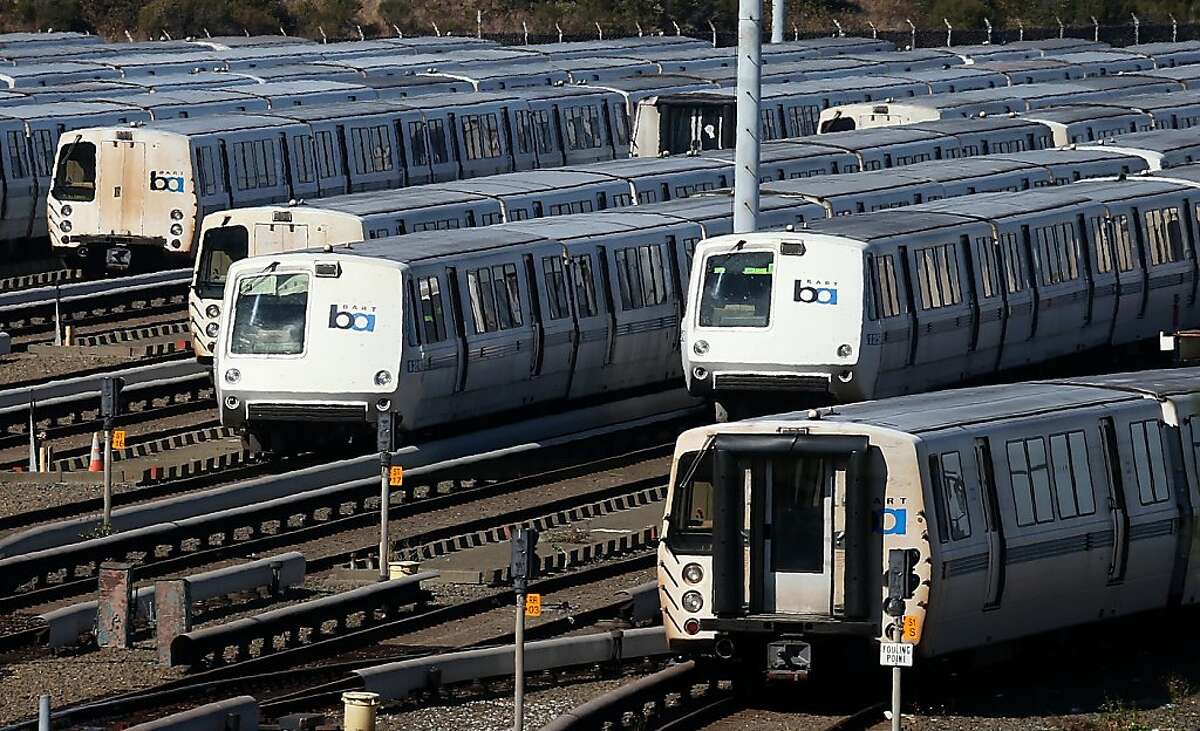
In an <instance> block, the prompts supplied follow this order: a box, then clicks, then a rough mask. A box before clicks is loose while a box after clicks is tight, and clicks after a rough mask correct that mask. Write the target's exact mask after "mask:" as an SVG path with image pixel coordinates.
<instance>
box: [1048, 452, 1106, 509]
mask: <svg viewBox="0 0 1200 731" xmlns="http://www.w3.org/2000/svg"><path fill="white" fill-rule="evenodd" d="M1050 461H1051V463H1052V464H1053V465H1054V492H1055V495H1056V497H1057V498H1058V515H1059V517H1060V518H1074V517H1076V516H1079V515H1091V514H1092V513H1095V512H1096V498H1095V496H1094V495H1093V493H1092V469H1091V466H1090V465H1089V464H1088V451H1087V437H1086V435H1084V433H1083V432H1081V431H1072V432H1067V433H1065V434H1051V435H1050Z"/></svg>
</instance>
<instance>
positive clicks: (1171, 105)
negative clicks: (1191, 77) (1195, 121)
mask: <svg viewBox="0 0 1200 731" xmlns="http://www.w3.org/2000/svg"><path fill="white" fill-rule="evenodd" d="M1088 103H1089V104H1112V105H1113V106H1120V107H1127V108H1130V109H1145V110H1150V111H1152V110H1156V109H1175V108H1177V107H1183V106H1188V105H1192V104H1200V90H1197V89H1187V90H1181V91H1172V92H1167V93H1159V94H1136V95H1134V96H1127V97H1124V98H1122V99H1118V100H1115V101H1112V102H1088Z"/></svg>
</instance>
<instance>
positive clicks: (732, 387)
mask: <svg viewBox="0 0 1200 731" xmlns="http://www.w3.org/2000/svg"><path fill="white" fill-rule="evenodd" d="M688 292H689V294H688V307H687V320H686V327H685V330H684V333H685V335H684V340H685V342H684V343H683V347H682V352H683V366H684V373H685V374H686V378H687V386H688V390H689V391H690V392H691V393H692V394H693V395H695V396H700V397H704V398H707V399H709V400H712V401H714V402H716V403H717V405H718V414H719V415H720V414H721V413H722V412H725V414H728V415H729V416H730V417H731V418H739V417H740V416H744V415H746V414H745V410H747V409H749V410H750V411H758V412H760V413H770V412H778V411H781V410H787V408H789V407H790V408H796V407H803V406H808V405H813V404H814V403H817V404H819V403H822V402H827V401H828V400H830V398H831V397H832V398H833V399H836V400H843V401H852V400H859V399H862V398H863V397H864V396H865V395H866V392H865V391H864V389H863V387H862V385H861V384H862V383H863V382H864V381H866V382H868V383H869V382H870V380H871V374H870V373H864V371H867V370H869V369H870V367H871V363H870V361H869V360H867V359H864V358H863V357H862V353H861V350H862V343H863V332H862V330H863V308H864V300H863V297H864V295H863V292H864V286H863V254H862V250H861V247H860V246H858V245H856V242H852V241H848V240H846V239H842V238H840V237H833V236H822V235H820V234H805V233H786V234H768V233H763V234H746V235H732V236H719V237H714V238H712V239H709V240H707V241H705V242H703V243H701V244H700V246H698V247H697V249H696V253H695V257H694V259H693V265H692V275H691V282H690V284H689V287H688ZM864 375H866V376H867V377H866V378H864V377H863V376H864ZM739 410H741V411H742V413H738V411H739Z"/></svg>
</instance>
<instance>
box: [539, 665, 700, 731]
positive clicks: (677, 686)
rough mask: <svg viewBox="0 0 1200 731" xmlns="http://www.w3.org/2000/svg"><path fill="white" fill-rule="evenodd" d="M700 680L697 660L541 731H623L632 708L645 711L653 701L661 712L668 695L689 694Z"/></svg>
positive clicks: (620, 690)
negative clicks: (618, 730)
mask: <svg viewBox="0 0 1200 731" xmlns="http://www.w3.org/2000/svg"><path fill="white" fill-rule="evenodd" d="M696 680H697V678H696V663H695V662H694V661H691V660H689V661H687V662H683V663H680V664H678V665H672V666H671V667H669V668H667V669H665V670H660V671H659V672H657V673H654V674H653V675H647V676H646V677H644V678H639V679H638V680H635V681H633V682H632V683H627V684H626V685H622V686H621V687H619V688H617V689H616V690H613V691H611V692H608V693H605V694H604V695H601V696H598V697H596V698H593V699H592V700H590V701H588V702H587V703H584V704H583V705H581V706H577V707H575V708H572V709H571V710H569V711H566V712H564V713H560V714H559V715H558V716H556V717H555V718H554V720H553V721H551V722H550V723H548V724H546V725H545V726H542V728H541V731H588V730H590V729H596V730H597V731H599V730H600V729H604V728H607V727H608V726H609V725H610V724H611V725H613V727H614V728H620V727H621V725H622V724H621V721H622V717H623V716H624V715H625V713H626V712H627V711H629V710H630V709H631V708H637V709H643V708H644V706H645V705H646V704H647V703H648V702H652V703H654V704H655V707H656V709H657V707H658V704H659V703H660V702H661V701H662V699H663V698H664V697H665V696H667V695H668V694H670V693H681V694H682V693H686V692H687V690H688V688H690V686H692V685H693V684H694V683H695V682H696ZM643 713H644V710H643Z"/></svg>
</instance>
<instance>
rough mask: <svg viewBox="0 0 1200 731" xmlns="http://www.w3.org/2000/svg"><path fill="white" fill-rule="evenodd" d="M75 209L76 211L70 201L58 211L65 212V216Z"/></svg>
mask: <svg viewBox="0 0 1200 731" xmlns="http://www.w3.org/2000/svg"><path fill="white" fill-rule="evenodd" d="M74 211H75V209H74V208H72V207H71V204H70V203H68V204H66V205H64V206H63V207H62V208H60V209H58V212H59V213H61V214H63V215H64V216H69V215H71V214H72V213H73V212H74Z"/></svg>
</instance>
